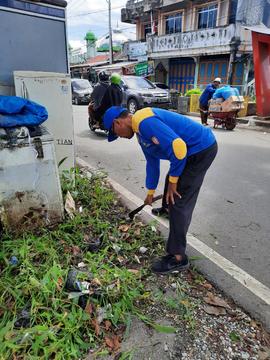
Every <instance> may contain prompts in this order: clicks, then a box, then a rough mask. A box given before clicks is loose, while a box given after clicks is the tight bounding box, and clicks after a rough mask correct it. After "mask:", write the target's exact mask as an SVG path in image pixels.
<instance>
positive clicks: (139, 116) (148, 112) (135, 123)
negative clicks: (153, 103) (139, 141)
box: [132, 107, 155, 133]
mask: <svg viewBox="0 0 270 360" xmlns="http://www.w3.org/2000/svg"><path fill="white" fill-rule="evenodd" d="M152 116H155V114H154V113H153V110H152V109H151V108H150V107H147V108H144V109H141V110H138V111H136V112H135V114H134V115H133V116H132V130H133V131H134V132H135V133H138V132H139V126H140V123H141V122H142V121H143V120H144V119H146V118H149V117H152Z"/></svg>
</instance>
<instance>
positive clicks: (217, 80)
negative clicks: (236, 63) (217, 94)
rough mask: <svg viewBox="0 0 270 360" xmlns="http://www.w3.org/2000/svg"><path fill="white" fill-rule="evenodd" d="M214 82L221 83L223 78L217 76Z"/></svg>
mask: <svg viewBox="0 0 270 360" xmlns="http://www.w3.org/2000/svg"><path fill="white" fill-rule="evenodd" d="M213 82H219V83H220V84H221V78H220V77H217V78H215V80H214V81H213Z"/></svg>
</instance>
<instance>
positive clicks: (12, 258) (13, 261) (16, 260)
mask: <svg viewBox="0 0 270 360" xmlns="http://www.w3.org/2000/svg"><path fill="white" fill-rule="evenodd" d="M9 263H10V265H18V263H19V260H18V259H17V257H16V256H11V258H10V260H9Z"/></svg>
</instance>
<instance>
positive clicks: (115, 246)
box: [112, 244, 121, 253]
mask: <svg viewBox="0 0 270 360" xmlns="http://www.w3.org/2000/svg"><path fill="white" fill-rule="evenodd" d="M112 248H113V250H114V251H115V252H116V253H119V252H120V251H121V247H120V246H118V245H117V244H112Z"/></svg>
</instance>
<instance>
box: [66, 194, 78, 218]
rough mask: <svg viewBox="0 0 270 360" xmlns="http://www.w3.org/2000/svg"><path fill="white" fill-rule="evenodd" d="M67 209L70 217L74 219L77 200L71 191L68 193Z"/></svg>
mask: <svg viewBox="0 0 270 360" xmlns="http://www.w3.org/2000/svg"><path fill="white" fill-rule="evenodd" d="M65 210H66V212H67V213H68V215H69V217H70V218H71V219H73V218H74V213H75V212H76V206H75V201H74V199H73V197H72V196H71V194H70V192H69V191H68V192H67V195H66V202H65Z"/></svg>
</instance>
